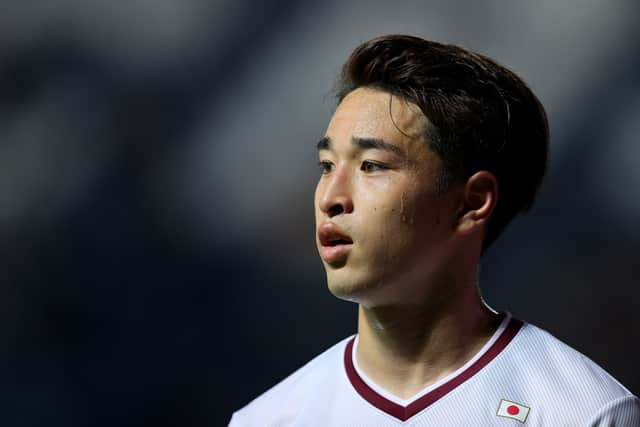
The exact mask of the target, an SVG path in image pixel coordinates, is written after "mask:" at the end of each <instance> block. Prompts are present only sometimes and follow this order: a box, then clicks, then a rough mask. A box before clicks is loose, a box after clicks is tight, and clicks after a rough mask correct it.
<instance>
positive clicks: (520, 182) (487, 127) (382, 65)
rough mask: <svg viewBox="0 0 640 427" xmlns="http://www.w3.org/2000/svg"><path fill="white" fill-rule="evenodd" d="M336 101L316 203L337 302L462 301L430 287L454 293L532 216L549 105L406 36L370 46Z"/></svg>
mask: <svg viewBox="0 0 640 427" xmlns="http://www.w3.org/2000/svg"><path fill="white" fill-rule="evenodd" d="M338 98H339V105H338V108H337V109H336V112H335V113H334V115H333V117H332V119H331V122H330V123H329V126H328V128H327V131H326V134H325V137H324V138H323V139H322V140H321V141H320V142H319V144H318V149H319V155H320V162H321V167H322V176H321V178H320V180H319V182H318V186H317V189H316V196H315V205H316V222H317V226H318V238H317V244H318V248H319V251H320V255H321V257H322V259H323V261H324V264H325V267H326V269H327V276H328V281H329V287H330V289H331V291H332V292H333V293H334V294H336V295H337V296H339V297H342V298H347V299H353V300H356V301H359V302H363V303H365V304H393V303H394V302H398V303H400V302H402V301H401V300H404V302H406V298H407V295H416V296H417V295H420V296H421V298H431V299H433V298H434V297H438V298H441V297H443V293H446V292H455V290H453V289H446V287H440V288H439V289H435V290H434V289H427V290H426V294H425V289H424V286H422V285H421V283H423V282H424V281H428V282H439V283H447V282H449V283H450V282H451V280H450V277H448V276H450V275H456V274H458V272H457V270H459V267H460V266H461V262H463V263H467V264H469V265H471V264H473V262H474V260H473V259H471V260H468V259H467V260H462V258H474V257H479V254H480V252H481V250H484V249H486V248H487V247H488V246H489V244H490V243H491V242H492V241H493V240H495V238H496V236H497V235H498V234H499V233H500V232H501V231H502V229H504V227H505V226H506V224H507V223H508V222H509V221H510V220H511V219H512V218H513V216H514V215H515V214H516V213H517V212H520V211H526V210H527V209H528V208H529V207H530V206H531V204H532V202H533V198H534V196H535V193H536V191H537V189H538V187H539V185H540V181H541V179H542V176H543V174H544V170H545V163H546V152H547V124H546V118H545V115H544V111H543V109H542V107H541V106H540V103H539V102H538V101H537V99H536V98H535V97H534V95H533V94H532V93H531V92H530V91H529V90H528V89H527V87H526V86H525V85H524V83H522V82H521V81H520V80H519V79H518V78H517V77H516V76H515V75H513V74H512V73H510V72H509V71H507V70H505V69H504V68H502V67H500V66H498V65H497V64H495V63H494V62H492V61H491V60H489V59H487V58H484V57H481V56H479V55H476V54H473V53H469V52H467V51H465V50H463V49H461V48H458V47H454V46H446V45H442V44H438V43H433V42H428V41H425V40H421V39H418V38H414V37H407V36H388V37H382V38H378V39H374V40H372V41H369V42H366V43H364V44H363V45H361V46H360V47H358V48H357V49H356V50H355V51H354V52H353V54H352V55H351V57H350V58H349V60H348V61H347V63H346V64H345V66H344V69H343V73H342V78H341V81H340V85H339V92H338ZM498 190H499V193H500V197H499V198H498ZM467 248H470V249H467ZM474 254H476V255H474ZM475 262H476V264H477V260H475ZM387 284H393V286H386V285H387ZM445 290H446V292H445Z"/></svg>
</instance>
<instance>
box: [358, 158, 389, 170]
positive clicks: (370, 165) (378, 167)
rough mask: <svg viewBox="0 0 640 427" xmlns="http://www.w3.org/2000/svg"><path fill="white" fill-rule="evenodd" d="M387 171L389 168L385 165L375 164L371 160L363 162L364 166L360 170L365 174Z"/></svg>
mask: <svg viewBox="0 0 640 427" xmlns="http://www.w3.org/2000/svg"><path fill="white" fill-rule="evenodd" d="M386 169H389V168H388V167H386V166H385V165H381V164H380V163H375V162H372V161H369V160H365V161H363V162H362V166H360V170H361V171H363V172H378V171H382V170H386Z"/></svg>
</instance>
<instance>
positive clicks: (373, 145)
mask: <svg viewBox="0 0 640 427" xmlns="http://www.w3.org/2000/svg"><path fill="white" fill-rule="evenodd" d="M351 144H352V145H354V146H355V147H358V148H360V149H362V150H383V151H391V152H392V153H394V154H397V155H402V150H401V149H400V148H399V147H397V146H395V145H393V144H389V143H388V142H385V141H384V140H382V139H380V138H359V137H357V136H354V137H352V138H351ZM316 147H317V148H318V151H320V150H331V138H329V137H328V136H325V137H324V138H322V139H321V140H320V141H318V144H317V145H316Z"/></svg>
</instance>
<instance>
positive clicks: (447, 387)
mask: <svg viewBox="0 0 640 427" xmlns="http://www.w3.org/2000/svg"><path fill="white" fill-rule="evenodd" d="M522 325H523V322H522V321H521V320H518V319H514V318H511V320H510V321H509V324H508V325H507V327H506V328H505V329H504V331H502V334H500V337H498V339H497V340H496V341H495V342H494V343H493V344H492V345H491V347H489V349H488V350H487V351H486V352H485V353H484V354H483V355H482V356H480V358H478V360H476V361H475V362H474V363H473V364H472V365H471V366H469V367H468V368H467V369H465V370H464V371H462V372H461V373H459V374H458V375H456V376H455V377H453V378H452V379H450V380H449V381H447V382H446V383H444V384H442V385H441V386H439V387H437V388H435V389H433V390H431V391H430V392H429V393H427V394H425V395H424V396H422V397H420V398H418V399H416V400H415V401H413V402H411V403H410V404H409V405H407V406H402V405H398V404H397V403H395V402H392V401H391V400H389V399H387V398H386V397H384V396H382V395H380V394H378V393H377V392H376V391H375V390H373V389H372V388H371V387H369V386H368V385H367V383H365V382H364V380H363V379H362V378H361V377H360V375H358V373H357V372H356V369H355V367H354V366H353V356H352V353H353V342H354V340H355V337H354V338H352V339H351V340H349V342H348V343H347V347H346V348H345V351H344V366H345V369H346V371H347V377H349V381H350V382H351V385H352V386H353V388H354V389H355V390H356V391H357V392H358V394H359V395H360V396H362V398H363V399H365V400H366V401H367V402H369V403H370V404H372V405H373V406H375V407H376V408H378V409H380V410H382V411H384V412H386V413H387V414H389V415H391V416H393V417H395V418H397V419H399V420H401V421H406V420H408V419H409V418H411V417H412V416H414V415H415V414H417V413H418V412H420V411H422V410H423V409H425V408H426V407H427V406H429V405H431V404H432V403H434V402H435V401H437V400H438V399H440V398H441V397H442V396H444V395H445V394H447V393H449V392H450V391H451V390H453V389H455V388H456V387H458V386H459V385H460V384H462V383H463V382H465V381H467V380H468V379H469V378H471V377H472V376H474V375H475V374H476V373H478V371H480V370H481V369H482V368H484V367H485V366H486V365H487V364H488V363H489V362H491V361H492V360H493V359H495V357H496V356H497V355H498V354H500V352H501V351H502V350H504V348H505V347H506V346H507V345H508V344H509V343H510V342H511V340H512V339H513V338H514V337H515V336H516V334H517V333H518V331H519V330H520V328H521V327H522Z"/></svg>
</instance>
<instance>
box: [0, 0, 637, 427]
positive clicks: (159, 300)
mask: <svg viewBox="0 0 640 427" xmlns="http://www.w3.org/2000/svg"><path fill="white" fill-rule="evenodd" d="M639 9H640V6H639V5H638V3H637V2H635V1H632V0H627V1H624V0H621V1H617V2H613V3H612V2H605V1H595V0H593V1H592V0H577V1H573V2H566V1H556V0H540V1H536V2H507V1H499V0H490V1H483V2H476V1H473V0H457V1H446V2H445V1H424V0H422V1H406V2H382V1H364V0H347V1H344V0H342V1H337V0H327V1H324V2H315V3H313V2H307V1H302V0H272V1H269V2H262V3H260V2H254V1H248V0H234V1H231V0H213V1H211V0H209V1H205V0H181V1H178V0H154V1H150V0H135V1H128V2H107V1H104V0H102V1H100V0H93V1H80V0H58V1H55V2H37V1H30V0H29V1H25V0H21V1H18V0H1V2H0V11H1V12H0V239H1V242H2V244H1V245H0V251H1V253H2V256H0V378H1V380H0V425H2V426H42V425H47V426H112V425H119V426H213V425H216V426H217V425H226V423H227V422H228V420H229V418H230V416H231V413H232V411H234V410H236V409H238V408H240V407H241V406H243V405H244V404H246V403H248V402H249V401H250V400H251V399H253V398H254V397H255V396H257V395H258V394H259V393H261V392H262V391H264V390H265V389H266V388H268V387H270V386H271V385H273V384H275V383H276V382H278V381H279V380H280V379H282V378H283V377H285V376H286V375H287V374H289V373H291V372H292V371H294V370H295V369H297V368H298V367H299V366H301V365H302V364H304V363H305V362H306V361H308V360H309V359H310V358H312V357H313V356H314V355H316V354H318V353H319V352H321V351H322V350H324V349H325V348H327V347H329V346H331V345H332V344H333V343H335V342H336V341H337V340H339V339H342V338H344V337H346V336H347V335H350V334H352V333H353V332H354V331H355V326H356V307H355V306H354V305H351V304H349V303H345V302H341V301H338V300H336V299H334V298H333V297H332V296H331V295H330V294H329V293H328V292H327V291H326V289H325V281H324V272H323V269H322V265H321V262H320V261H319V259H318V257H317V255H316V251H315V245H314V222H313V202H312V201H313V190H314V186H315V182H316V179H317V177H318V176H319V170H318V169H317V166H316V163H317V156H316V150H315V143H316V142H317V141H318V139H319V138H320V137H322V136H323V132H324V129H325V126H326V124H327V122H328V120H329V118H330V116H331V113H332V111H333V109H334V108H335V101H334V99H333V95H332V88H333V84H334V82H335V78H336V76H337V73H338V71H339V69H340V66H341V64H342V63H343V61H344V60H345V59H346V58H347V56H348V54H349V53H350V52H351V50H352V49H353V48H354V47H355V46H356V45H357V44H359V43H360V42H362V41H365V40H367V39H369V38H371V37H373V36H377V35H381V34H385V33H397V32H401V33H410V34H414V35H420V36H423V37H427V38H433V39H436V40H440V41H445V42H451V43H457V44H462V45H464V46H466V47H468V48H471V49H473V50H477V51H479V52H481V53H485V54H487V55H489V56H491V57H493V58H496V59H497V60H498V61H499V62H501V63H503V64H506V65H508V66H509V67H510V68H512V69H513V70H515V71H516V72H517V73H518V74H520V75H521V76H522V77H523V78H524V79H525V80H526V81H527V82H528V83H529V84H530V86H531V87H532V88H533V90H534V91H535V92H536V93H537V94H538V95H539V97H540V98H541V100H542V102H543V104H544V105H545V106H546V108H547V111H548V114H549V118H550V123H551V130H552V145H551V155H552V158H551V166H550V170H549V174H548V177H547V180H546V182H545V185H544V188H543V192H542V194H541V196H540V198H539V202H538V204H537V206H536V207H535V208H534V210H533V211H532V212H531V213H530V214H529V215H528V216H526V217H522V218H520V219H518V220H517V221H515V222H514V223H513V224H512V225H511V226H510V228H509V229H508V232H507V233H506V234H505V235H504V236H503V237H502V239H501V240H499V241H498V242H497V243H496V244H495V245H494V247H493V249H492V250H491V251H490V252H489V254H488V255H487V256H486V257H485V259H484V261H483V266H482V273H481V286H482V288H483V291H484V295H485V297H486V299H487V300H488V301H489V303H490V304H491V305H493V306H494V307H495V308H496V309H502V310H509V311H511V312H512V313H514V314H515V315H516V316H518V317H520V318H523V319H525V320H528V321H530V322H532V323H535V324H537V325H539V326H541V327H544V328H546V329H548V330H549V331H551V332H552V333H554V334H555V335H556V336H558V337H559V338H561V339H563V340H564V341H566V342H567V343H569V344H570V345H572V346H574V347H576V348H577V349H579V350H580V351H582V352H584V353H586V354H587V355H588V356H590V357H591V358H593V359H594V360H595V361H597V362H598V363H599V364H601V365H602V366H603V367H604V368H605V369H607V370H609V371H610V372H611V373H612V374H613V375H614V376H616V377H617V378H618V379H619V380H620V381H621V382H622V383H624V384H626V385H627V387H629V388H630V389H631V390H632V391H633V392H634V393H636V394H637V393H640V372H639V371H638V369H637V361H638V360H640V344H639V343H640V330H639V328H638V325H639V323H640V311H639V310H638V309H637V305H638V300H639V297H640V288H639V286H638V285H639V283H638V278H639V277H640V263H639V261H640V259H639V255H638V254H639V253H640V221H638V218H639V217H640V191H639V188H640V141H639V135H640V73H638V68H639V67H640V30H639V27H638V25H637V17H638V16H640V15H639V14H638V12H639Z"/></svg>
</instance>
